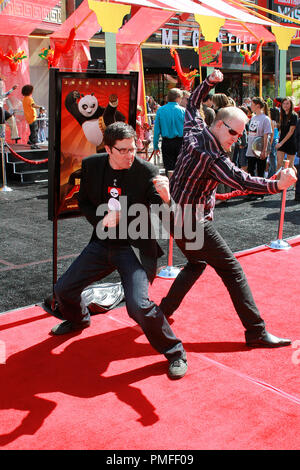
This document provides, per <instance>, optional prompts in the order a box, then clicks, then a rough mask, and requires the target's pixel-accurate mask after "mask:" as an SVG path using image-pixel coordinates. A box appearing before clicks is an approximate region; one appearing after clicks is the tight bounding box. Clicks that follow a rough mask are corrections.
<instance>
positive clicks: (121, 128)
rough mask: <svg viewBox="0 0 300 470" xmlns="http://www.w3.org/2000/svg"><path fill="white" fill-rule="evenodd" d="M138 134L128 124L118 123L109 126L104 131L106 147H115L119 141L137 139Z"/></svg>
mask: <svg viewBox="0 0 300 470" xmlns="http://www.w3.org/2000/svg"><path fill="white" fill-rule="evenodd" d="M135 138H136V133H135V130H134V129H133V127H131V126H130V125H129V124H126V122H122V121H117V122H114V123H113V124H110V125H109V126H107V128H106V129H105V131H104V136H103V141H104V145H107V146H108V147H113V146H114V145H115V143H116V141H117V140H124V139H135Z"/></svg>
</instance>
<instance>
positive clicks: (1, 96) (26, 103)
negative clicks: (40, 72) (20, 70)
mask: <svg viewBox="0 0 300 470" xmlns="http://www.w3.org/2000/svg"><path fill="white" fill-rule="evenodd" d="M17 88H18V85H14V86H13V87H12V88H11V89H10V90H8V91H6V90H5V82H4V80H3V79H2V78H0V124H2V125H6V124H7V125H8V126H9V128H10V138H11V140H14V141H15V143H18V141H19V140H20V139H21V137H20V135H19V130H18V126H17V122H16V118H15V111H14V109H11V110H8V109H6V100H7V98H8V96H9V95H10V94H11V93H12V92H13V91H15V90H16V89H17ZM33 90H34V87H33V85H31V84H27V85H24V86H23V87H22V90H21V93H22V95H23V101H22V107H23V112H24V117H25V120H26V122H27V124H28V126H29V130H30V135H29V137H28V142H27V144H28V145H30V147H31V149H39V148H40V147H39V146H38V144H39V143H44V142H46V140H47V129H46V128H47V113H46V109H45V108H44V107H43V106H40V105H37V104H36V103H35V101H34V99H33V96H32V95H33ZM3 137H4V138H5V129H4V132H3Z"/></svg>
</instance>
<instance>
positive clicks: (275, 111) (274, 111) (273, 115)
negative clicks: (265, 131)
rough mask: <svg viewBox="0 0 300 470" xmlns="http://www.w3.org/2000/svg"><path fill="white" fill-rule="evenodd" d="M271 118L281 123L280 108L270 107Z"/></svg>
mask: <svg viewBox="0 0 300 470" xmlns="http://www.w3.org/2000/svg"><path fill="white" fill-rule="evenodd" d="M270 118H271V120H272V121H275V122H277V124H278V123H279V120H280V112H279V109H277V108H271V109H270Z"/></svg>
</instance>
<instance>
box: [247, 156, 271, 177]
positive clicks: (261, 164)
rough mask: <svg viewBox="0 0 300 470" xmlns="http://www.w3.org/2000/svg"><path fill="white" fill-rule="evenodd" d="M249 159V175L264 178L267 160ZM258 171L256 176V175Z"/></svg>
mask: <svg viewBox="0 0 300 470" xmlns="http://www.w3.org/2000/svg"><path fill="white" fill-rule="evenodd" d="M247 158H248V173H250V175H251V176H261V177H262V178H263V177H264V174H265V171H266V166H267V159H266V158H265V159H264V160H261V159H260V158H256V157H247ZM255 169H256V174H255Z"/></svg>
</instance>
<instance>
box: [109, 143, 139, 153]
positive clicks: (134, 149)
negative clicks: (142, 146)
mask: <svg viewBox="0 0 300 470" xmlns="http://www.w3.org/2000/svg"><path fill="white" fill-rule="evenodd" d="M112 148H114V149H116V150H118V152H119V153H120V154H121V155H127V154H128V153H135V151H136V147H131V148H129V149H119V148H118V147H115V146H114V145H113V146H112Z"/></svg>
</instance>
